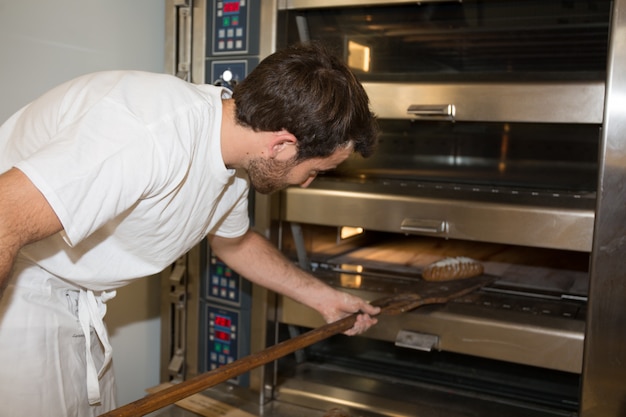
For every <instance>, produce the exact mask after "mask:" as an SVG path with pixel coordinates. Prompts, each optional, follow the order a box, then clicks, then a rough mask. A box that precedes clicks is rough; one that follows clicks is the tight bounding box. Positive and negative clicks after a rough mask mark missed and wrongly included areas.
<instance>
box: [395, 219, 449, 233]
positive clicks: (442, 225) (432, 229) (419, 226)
mask: <svg viewBox="0 0 626 417" xmlns="http://www.w3.org/2000/svg"><path fill="white" fill-rule="evenodd" d="M400 230H402V231H403V232H413V233H432V234H439V233H445V232H447V231H448V222H446V221H444V220H424V219H404V220H402V223H401V224H400Z"/></svg>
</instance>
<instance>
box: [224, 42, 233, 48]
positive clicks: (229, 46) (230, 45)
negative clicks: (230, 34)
mask: <svg viewBox="0 0 626 417" xmlns="http://www.w3.org/2000/svg"><path fill="white" fill-rule="evenodd" d="M226 49H233V41H231V40H228V41H226Z"/></svg>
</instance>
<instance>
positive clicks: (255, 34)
mask: <svg viewBox="0 0 626 417" xmlns="http://www.w3.org/2000/svg"><path fill="white" fill-rule="evenodd" d="M260 8H261V2H260V0H213V1H212V2H211V7H209V8H208V16H207V22H209V28H208V31H207V51H206V77H207V80H206V83H207V84H215V85H223V86H225V87H227V88H230V89H233V88H234V86H235V85H236V84H237V83H238V82H239V81H241V80H243V79H244V78H245V76H246V75H248V73H249V72H250V71H251V70H252V68H254V67H255V66H256V65H257V64H258V63H259V31H260V13H261V12H260V10H261V9H260Z"/></svg>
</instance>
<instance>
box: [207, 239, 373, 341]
mask: <svg viewBox="0 0 626 417" xmlns="http://www.w3.org/2000/svg"><path fill="white" fill-rule="evenodd" d="M208 238H209V243H210V245H211V248H212V249H213V251H214V252H215V254H216V255H217V256H218V257H219V258H221V259H222V261H224V262H225V263H226V264H228V266H230V267H231V268H233V269H234V270H235V271H237V272H238V273H239V274H241V275H242V276H244V277H246V278H247V279H249V280H250V281H252V282H255V283H257V284H259V285H262V286H264V287H266V288H269V289H271V290H273V291H276V292H278V293H280V294H283V295H286V296H288V297H290V298H293V299H294V300H296V301H298V302H299V303H302V304H304V305H306V306H308V307H311V308H313V309H315V310H317V311H318V312H319V313H320V314H321V315H322V317H324V320H326V322H333V321H337V320H339V319H341V318H343V317H346V316H348V315H350V314H353V313H358V312H359V311H360V312H361V313H363V314H359V316H358V317H357V321H356V323H355V325H354V327H353V328H352V329H350V330H348V331H347V332H345V334H347V335H356V334H360V333H363V332H364V331H366V330H367V329H369V328H370V327H371V326H372V325H374V324H375V323H376V321H377V320H376V319H375V318H373V317H372V316H374V315H376V314H378V313H379V312H380V309H379V308H378V307H373V306H371V305H369V304H368V303H367V302H366V301H365V300H362V299H361V298H359V297H356V296H353V295H351V294H348V293H346V292H343V291H338V290H336V289H334V288H333V287H331V286H329V285H327V284H325V283H323V282H322V281H320V280H319V279H317V278H315V277H314V276H312V275H311V274H309V273H307V272H305V271H303V270H302V269H300V268H298V267H297V266H295V265H294V263H293V262H292V261H290V260H289V259H287V258H286V257H285V256H284V255H283V254H282V253H281V252H280V251H279V250H278V249H276V247H274V246H273V245H272V244H271V243H270V242H269V241H268V240H267V239H265V238H264V237H262V236H261V235H259V234H257V233H254V232H252V231H248V232H247V233H246V234H245V235H243V236H241V237H238V238H223V237H219V236H212V235H210V236H208Z"/></svg>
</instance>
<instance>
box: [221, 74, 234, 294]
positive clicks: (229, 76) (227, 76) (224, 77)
mask: <svg viewBox="0 0 626 417" xmlns="http://www.w3.org/2000/svg"><path fill="white" fill-rule="evenodd" d="M232 79H233V73H232V72H231V71H230V70H226V71H224V72H223V73H222V80H224V81H226V82H227V83H228V82H230V80H232ZM236 285H237V284H236V283H235V280H234V279H231V280H230V282H229V283H228V286H229V287H230V288H235V286H236Z"/></svg>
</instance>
